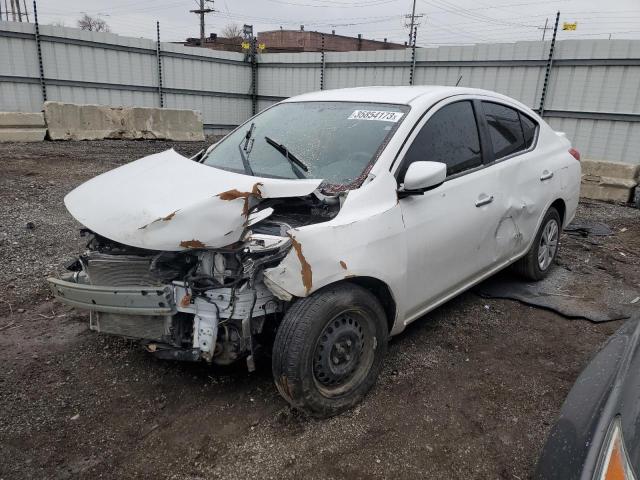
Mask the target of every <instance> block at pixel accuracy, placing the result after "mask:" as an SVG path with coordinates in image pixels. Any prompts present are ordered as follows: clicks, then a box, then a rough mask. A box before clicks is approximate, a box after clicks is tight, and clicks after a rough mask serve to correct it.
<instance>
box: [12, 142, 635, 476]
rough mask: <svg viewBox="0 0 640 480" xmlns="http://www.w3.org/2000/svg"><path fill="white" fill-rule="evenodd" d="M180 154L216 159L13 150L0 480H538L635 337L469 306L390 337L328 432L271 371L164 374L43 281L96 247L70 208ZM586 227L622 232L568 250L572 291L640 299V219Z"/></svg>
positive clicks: (125, 150)
mask: <svg viewBox="0 0 640 480" xmlns="http://www.w3.org/2000/svg"><path fill="white" fill-rule="evenodd" d="M171 146H173V147H174V148H175V149H176V150H178V151H179V152H181V153H184V154H193V153H195V152H196V151H197V150H199V149H200V148H201V147H202V145H201V144H193V143H191V144H171V143H168V142H149V141H147V142H125V141H105V142H77V143H52V142H48V143H43V144H5V145H0V195H1V204H0V262H1V263H2V269H1V271H0V289H1V292H2V297H0V365H1V368H0V478H2V479H9V478H77V477H81V478H121V477H145V478H147V477H155V478H172V479H196V478H225V479H233V478H249V477H253V478H301V477H305V478H306V477H308V478H390V477H394V478H417V477H420V478H447V479H448V478H487V479H503V478H504V479H507V478H508V479H511V478H512V479H524V478H527V477H528V476H529V475H530V474H531V472H532V469H533V467H534V465H535V462H536V458H537V456H538V454H539V452H540V449H541V447H542V444H543V442H544V439H545V436H546V434H547V432H548V431H549V428H550V425H551V424H552V423H553V421H554V419H555V417H556V415H557V414H558V411H559V409H560V406H561V404H562V401H563V399H564V397H565V395H566V394H567V392H568V390H569V388H570V387H571V385H572V383H573V381H574V380H575V378H576V377H577V375H578V373H579V372H580V370H581V369H582V368H583V367H584V365H585V364H586V362H587V361H588V359H589V358H590V356H591V355H592V354H593V353H594V351H595V350H597V349H598V347H599V346H600V345H601V344H602V342H603V341H604V340H605V339H606V338H607V337H608V336H609V335H610V334H611V333H613V332H614V331H615V330H616V328H618V327H619V326H620V324H621V322H619V321H618V322H609V323H601V324H592V323H589V322H587V321H582V320H567V319H565V318H563V317H561V316H559V315H556V314H554V313H552V312H549V311H546V310H541V309H536V308H532V307H527V306H524V305H522V304H519V303H517V302H513V301H508V300H485V299H482V298H480V297H478V296H477V295H476V294H474V293H471V292H470V293H466V294H463V295H461V296H460V297H458V298H457V299H455V300H453V301H451V302H449V303H448V304H446V305H445V306H444V307H441V308H439V309H438V310H437V311H435V312H432V313H431V314H430V315H428V318H424V319H422V320H420V321H417V322H415V323H414V324H413V325H412V326H411V327H410V328H408V330H407V331H406V332H405V333H404V334H402V335H400V336H399V337H396V338H394V339H393V341H392V342H391V345H390V352H389V355H388V358H387V361H386V364H385V368H384V370H383V372H382V375H381V377H380V380H379V382H378V384H377V386H376V387H375V388H374V390H373V391H372V392H371V394H369V396H368V397H367V398H366V400H365V401H364V402H363V403H362V404H361V406H359V407H358V408H356V409H355V410H353V411H351V412H349V413H347V414H344V415H342V416H339V417H336V418H333V419H330V420H326V421H316V420H309V419H307V418H303V417H301V416H299V415H298V414H296V413H295V412H293V411H291V410H290V409H289V408H288V407H287V405H286V403H285V402H284V401H283V400H282V399H281V398H280V397H279V396H278V394H277V393H276V391H275V388H274V386H273V384H272V381H271V376H270V365H269V364H268V362H266V361H265V362H262V363H261V364H260V365H259V368H258V371H257V372H256V373H254V374H248V373H246V372H245V370H244V369H243V368H242V367H239V368H234V369H224V370H221V369H214V368H210V367H207V366H205V365H200V364H184V363H173V362H167V361H156V360H154V359H152V358H151V357H150V356H149V355H148V354H146V353H145V352H143V351H141V350H140V349H139V348H137V346H136V345H135V344H133V343H131V342H128V341H125V340H120V339H117V338H109V337H106V336H99V335H96V334H93V333H91V332H89V331H88V328H87V321H86V316H85V315H84V314H83V313H79V312H74V311H73V310H71V309H68V308H65V307H63V306H61V305H60V304H57V303H55V302H53V301H52V300H51V299H50V298H49V297H48V291H47V289H46V287H45V278H46V277H47V276H48V275H50V274H52V273H56V272H58V271H60V270H61V269H62V264H63V262H64V261H65V260H66V259H69V258H71V257H72V255H73V254H74V253H76V252H79V251H80V250H81V248H82V245H83V244H82V241H81V239H79V237H78V234H77V229H78V227H79V225H78V224H77V223H76V222H75V221H74V220H73V219H72V218H71V217H70V216H69V215H68V214H67V212H66V210H65V209H64V206H63V203H62V199H63V197H64V195H65V193H67V192H68V191H69V190H71V189H72V188H73V187H75V186H76V185H78V184H80V183H81V182H83V181H85V180H87V179H88V178H90V177H92V176H94V175H96V174H98V173H100V172H103V171H106V170H109V169H111V168H113V167H115V166H117V165H119V164H122V163H124V162H127V161H130V160H133V159H135V158H138V157H141V156H143V155H144V154H148V153H152V152H158V151H162V150H164V149H166V148H169V147H171ZM579 216H580V217H581V218H583V219H591V220H598V221H603V222H606V223H607V224H608V225H610V226H611V227H612V228H613V229H614V231H615V235H613V236H609V237H593V238H592V237H587V238H576V237H568V236H566V235H565V236H564V237H563V241H564V244H563V247H562V250H561V254H560V258H559V260H558V263H559V265H558V266H556V268H564V269H567V270H569V271H570V272H571V276H570V278H571V284H570V285H567V286H566V288H567V291H570V292H572V293H575V292H577V294H579V295H589V294H590V292H593V291H594V290H596V289H597V290H598V291H601V290H603V291H606V292H609V293H610V295H609V296H610V297H611V298H614V299H615V298H616V295H617V292H619V291H623V290H624V291H636V292H638V291H640V268H638V266H639V265H640V211H638V210H634V209H631V208H627V207H622V206H615V205H607V204H601V203H597V202H588V203H583V204H582V205H581V207H580V210H579ZM638 295H640V293H638ZM620 301H623V299H620ZM624 301H625V302H627V301H628V298H625V299H624ZM636 305H637V306H638V308H639V309H640V303H637V304H636Z"/></svg>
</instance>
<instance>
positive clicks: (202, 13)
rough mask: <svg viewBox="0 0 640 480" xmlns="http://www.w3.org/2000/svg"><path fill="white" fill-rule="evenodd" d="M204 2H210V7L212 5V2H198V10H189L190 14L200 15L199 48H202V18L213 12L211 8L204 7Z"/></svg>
mask: <svg viewBox="0 0 640 480" xmlns="http://www.w3.org/2000/svg"><path fill="white" fill-rule="evenodd" d="M205 2H211V5H213V0H200V8H198V9H196V10H189V11H190V12H191V13H195V14H196V15H200V46H201V47H204V16H205V14H207V13H211V12H213V8H205V7H204V4H205Z"/></svg>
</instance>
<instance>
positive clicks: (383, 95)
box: [285, 85, 506, 105]
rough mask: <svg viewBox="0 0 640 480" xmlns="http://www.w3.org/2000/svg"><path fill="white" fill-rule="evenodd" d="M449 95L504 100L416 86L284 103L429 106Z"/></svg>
mask: <svg viewBox="0 0 640 480" xmlns="http://www.w3.org/2000/svg"><path fill="white" fill-rule="evenodd" d="M452 95H485V96H492V97H496V98H506V97H503V95H500V94H498V93H495V92H490V91H489V90H481V89H478V88H467V87H448V86H441V85H416V86H411V87H409V86H397V87H388V86H371V87H354V88H339V89H336V90H320V91H317V92H310V93H305V94H302V95H298V96H296V97H291V98H288V99H286V100H285V102H320V101H325V102H339V101H343V102H347V101H348V102H372V103H395V104H402V105H412V104H415V103H420V104H424V103H428V102H429V101H430V100H431V101H434V102H435V101H438V100H441V99H442V98H445V97H449V96H452Z"/></svg>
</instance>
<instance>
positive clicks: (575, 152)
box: [569, 147, 580, 161]
mask: <svg viewBox="0 0 640 480" xmlns="http://www.w3.org/2000/svg"><path fill="white" fill-rule="evenodd" d="M569 153H570V154H571V156H572V157H573V158H575V159H576V160H578V161H580V152H579V151H578V150H576V149H575V148H573V147H572V148H570V149H569Z"/></svg>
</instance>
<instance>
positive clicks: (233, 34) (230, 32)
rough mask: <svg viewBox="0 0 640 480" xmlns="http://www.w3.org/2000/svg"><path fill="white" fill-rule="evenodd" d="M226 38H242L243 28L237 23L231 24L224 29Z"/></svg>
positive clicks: (223, 33)
mask: <svg viewBox="0 0 640 480" xmlns="http://www.w3.org/2000/svg"><path fill="white" fill-rule="evenodd" d="M222 36H223V37H225V38H242V27H241V26H240V25H238V24H235V23H229V24H228V25H226V26H225V27H224V28H223V29H222Z"/></svg>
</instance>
